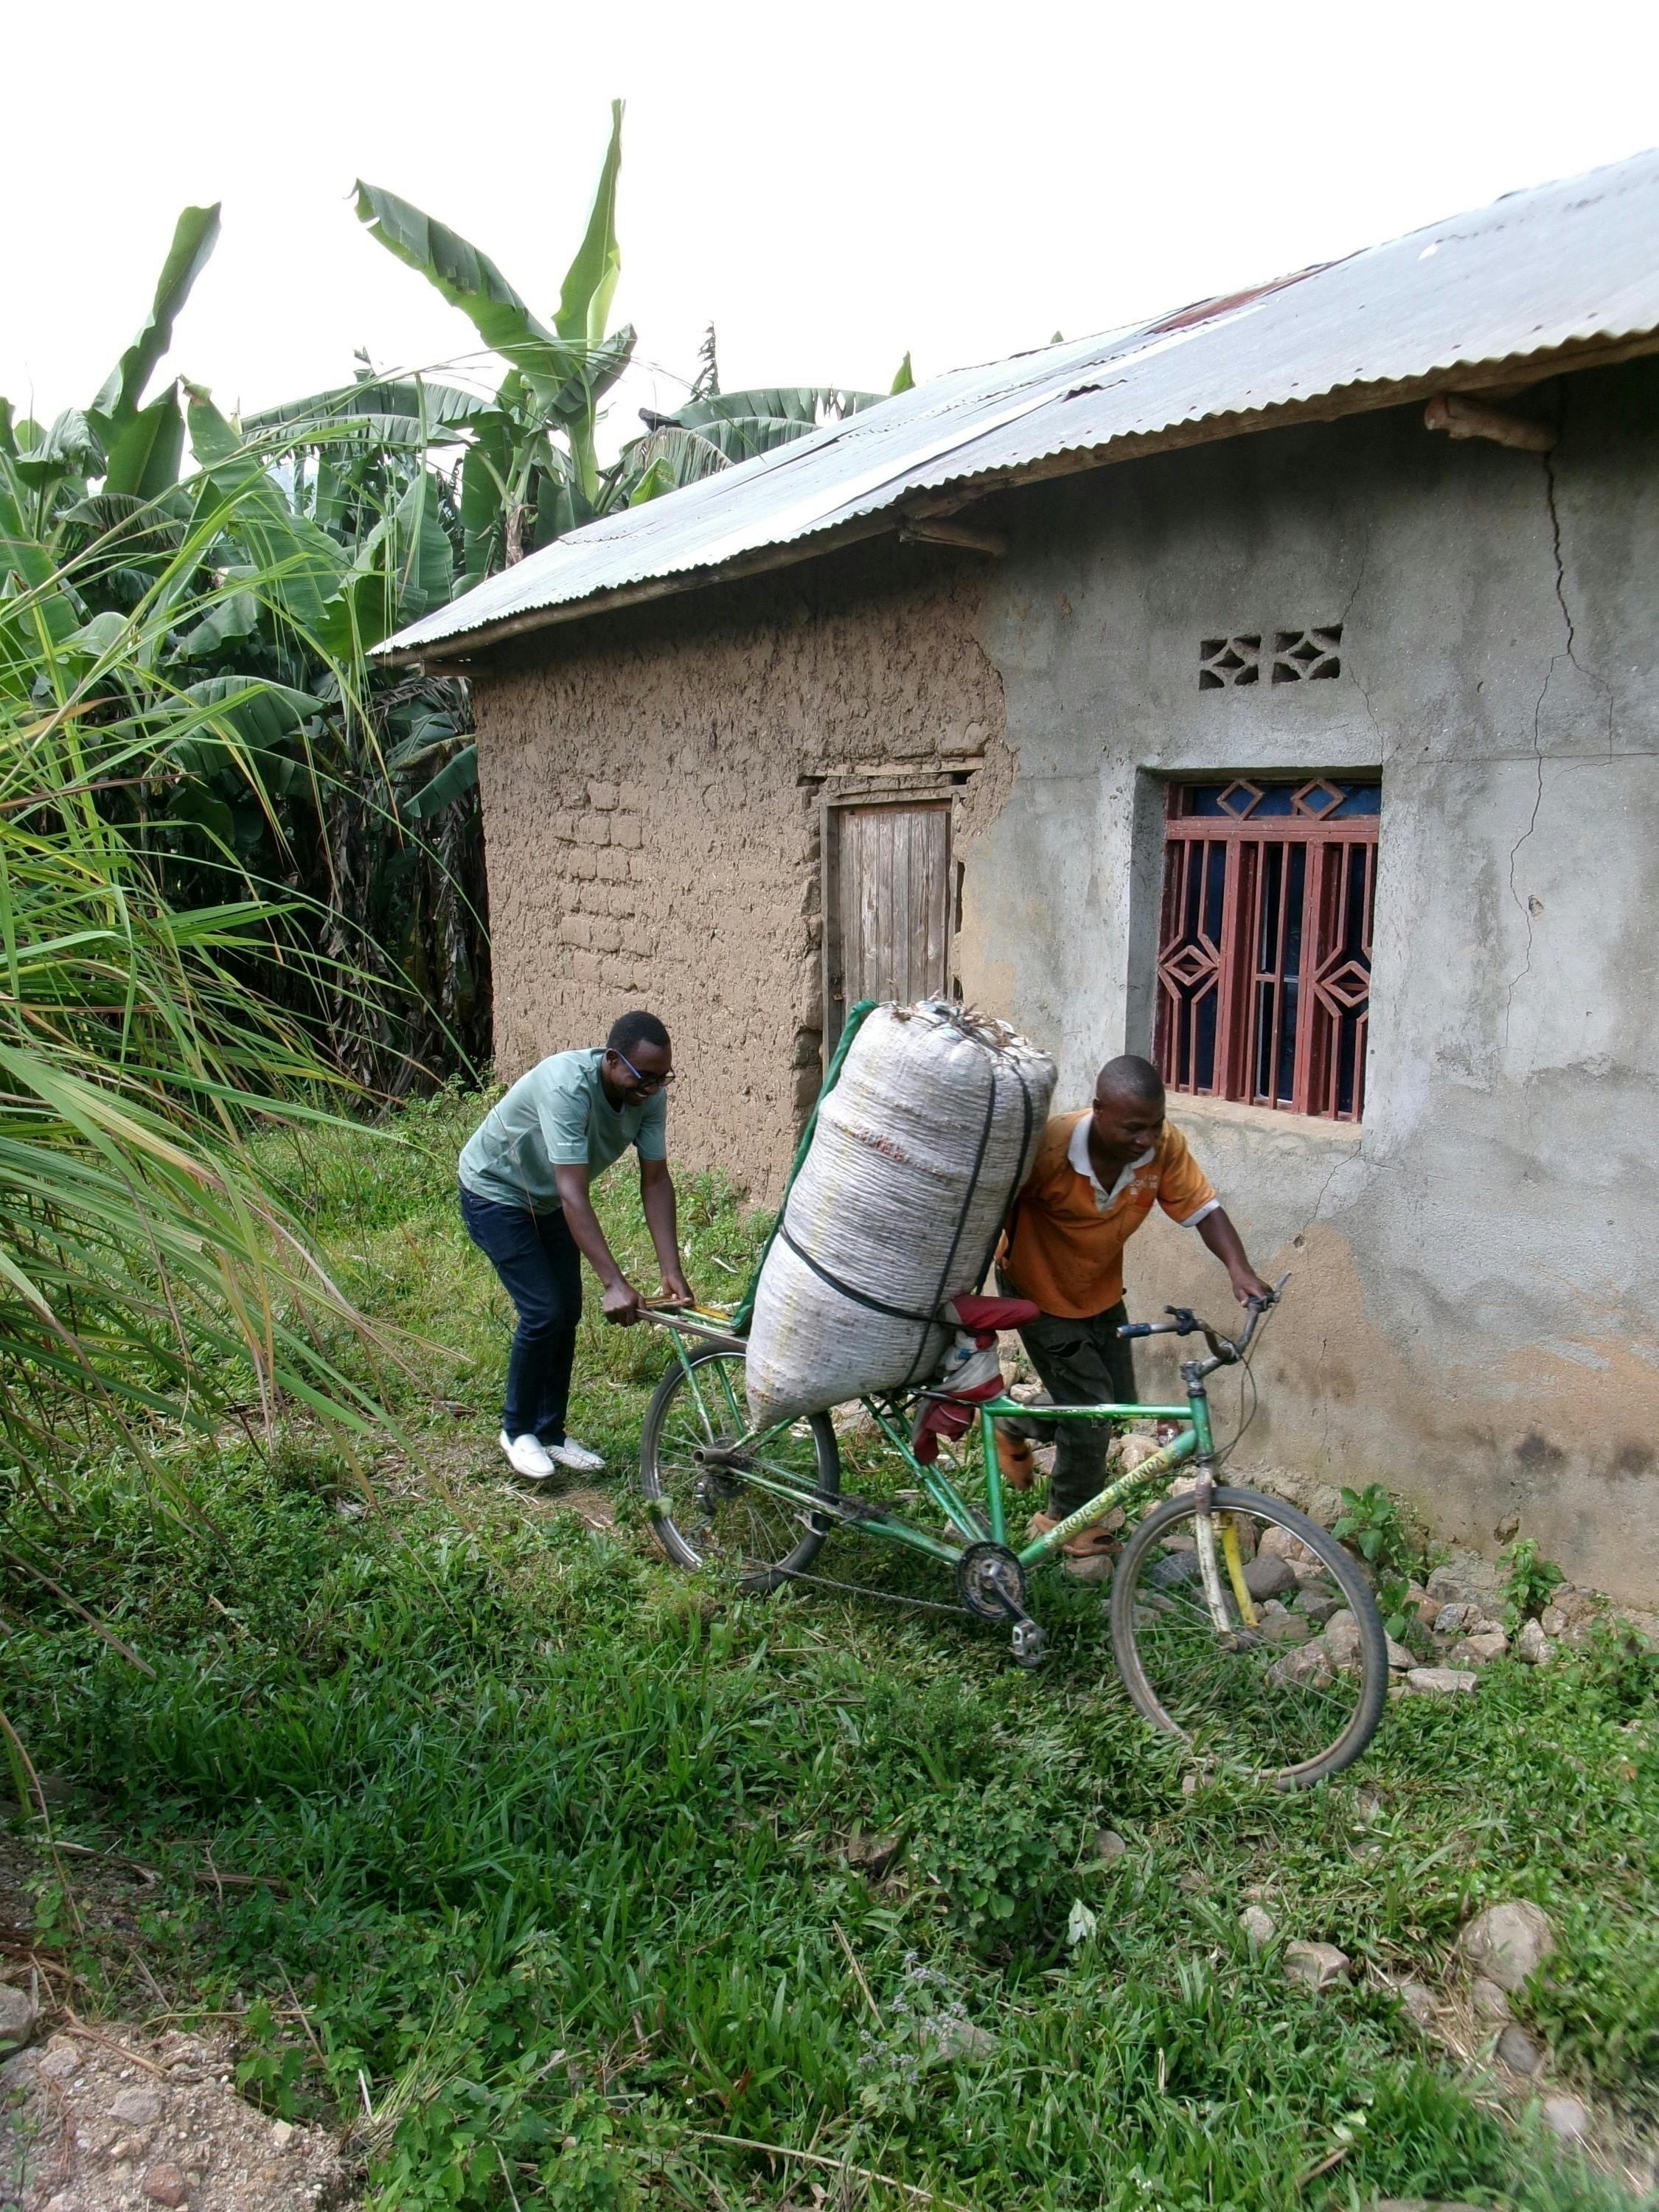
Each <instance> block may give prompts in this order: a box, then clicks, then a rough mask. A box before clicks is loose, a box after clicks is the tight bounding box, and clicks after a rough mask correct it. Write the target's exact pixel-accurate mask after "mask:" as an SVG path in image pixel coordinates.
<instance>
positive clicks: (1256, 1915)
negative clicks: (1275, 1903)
mask: <svg viewBox="0 0 1659 2212" xmlns="http://www.w3.org/2000/svg"><path fill="white" fill-rule="evenodd" d="M1238 1924H1239V1926H1240V1927H1241V1928H1242V1929H1243V1930H1244V1936H1245V1941H1246V1942H1248V1943H1249V1947H1250V1955H1251V1957H1252V1958H1254V1957H1255V1954H1256V1953H1257V1952H1258V1951H1264V1950H1266V1948H1267V1946H1268V1944H1269V1943H1271V1942H1273V1937H1274V1936H1276V1935H1277V1934H1278V1932H1279V1930H1278V1929H1277V1928H1276V1927H1275V1925H1274V1923H1273V1915H1272V1914H1271V1913H1269V1912H1264V1911H1262V1909H1261V1906H1260V1905H1246V1906H1245V1908H1244V1910H1243V1912H1241V1913H1240V1914H1239V1916H1238Z"/></svg>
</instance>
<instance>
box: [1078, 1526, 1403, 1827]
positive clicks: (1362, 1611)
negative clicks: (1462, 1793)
mask: <svg viewBox="0 0 1659 2212" xmlns="http://www.w3.org/2000/svg"><path fill="white" fill-rule="evenodd" d="M1212 1503H1213V1505H1214V1508H1215V1510H1217V1511H1218V1512H1233V1513H1239V1514H1248V1515H1249V1516H1252V1517H1253V1518H1254V1519H1256V1520H1260V1521H1265V1522H1267V1523H1268V1524H1269V1525H1270V1526H1272V1527H1274V1528H1283V1529H1284V1530H1285V1532H1286V1533H1287V1534H1290V1535H1291V1536H1293V1537H1294V1538H1295V1539H1296V1541H1297V1542H1298V1543H1299V1544H1301V1545H1303V1546H1304V1547H1305V1548H1306V1549H1307V1550H1308V1551H1309V1552H1310V1553H1312V1555H1313V1556H1314V1558H1315V1559H1317V1560H1318V1562H1319V1564H1320V1566H1321V1568H1322V1570H1323V1571H1324V1572H1325V1573H1326V1574H1327V1575H1328V1576H1329V1577H1330V1578H1331V1580H1332V1581H1333V1582H1334V1583H1335V1585H1336V1587H1337V1589H1339V1590H1340V1593H1341V1595H1342V1597H1343V1599H1344V1601H1346V1605H1347V1607H1348V1609H1349V1611H1350V1612H1351V1613H1352V1615H1353V1617H1354V1620H1355V1621H1356V1622H1357V1624H1358V1630H1359V1680H1358V1697H1357V1698H1356V1699H1355V1701H1354V1704H1353V1707H1352V1713H1351V1714H1350V1715H1349V1717H1348V1718H1347V1719H1346V1723H1345V1724H1344V1725H1343V1726H1342V1727H1341V1729H1340V1731H1339V1732H1338V1734H1337V1735H1336V1736H1335V1738H1334V1741H1332V1742H1331V1743H1330V1744H1329V1745H1328V1746H1327V1747H1325V1748H1324V1749H1322V1750H1321V1751H1319V1752H1318V1753H1316V1754H1315V1755H1314V1756H1312V1757H1310V1758H1307V1759H1299V1760H1296V1761H1293V1762H1291V1763H1289V1764H1287V1765H1283V1766H1279V1767H1277V1768H1275V1767H1271V1766H1257V1767H1256V1768H1255V1771H1256V1772H1258V1773H1260V1774H1262V1775H1265V1776H1267V1777H1268V1778H1271V1779H1272V1780H1273V1783H1274V1784H1275V1786H1276V1787H1278V1788H1279V1789H1281V1790H1298V1789H1309V1788H1311V1787H1312V1785H1313V1784H1315V1783H1317V1782H1323V1781H1327V1780H1328V1778H1330V1777H1331V1776H1332V1775H1334V1774H1340V1772H1341V1771H1342V1770H1343V1769H1344V1768H1345V1767H1346V1766H1351V1765H1352V1764H1353V1762H1354V1760H1355V1759H1358V1757H1359V1756H1360V1754H1361V1753H1362V1752H1363V1751H1364V1748H1365V1747H1366V1745H1367V1744H1368V1743H1369V1742H1370V1740H1371V1738H1372V1736H1373V1735H1375V1734H1376V1728H1377V1723H1378V1722H1379V1721H1380V1720H1381V1718H1382V1717H1383V1707H1384V1705H1385V1704H1386V1703H1387V1699H1388V1689H1389V1653H1388V1639H1387V1638H1386V1636H1385V1634H1384V1632H1383V1620H1382V1616H1381V1614H1380V1613H1378V1612H1377V1609H1376V1599H1375V1598H1374V1597H1373V1596H1372V1595H1371V1593H1370V1587H1369V1585H1368V1584H1367V1583H1366V1582H1365V1580H1364V1577H1363V1576H1362V1575H1361V1573H1360V1571H1359V1569H1358V1566H1357V1565H1355V1563H1354V1561H1353V1560H1352V1559H1351V1558H1350V1557H1349V1556H1348V1554H1347V1553H1346V1552H1345V1551H1344V1550H1343V1548H1342V1547H1341V1546H1340V1544H1339V1543H1338V1542H1337V1541H1336V1539H1335V1537H1334V1536H1333V1535H1331V1534H1329V1532H1328V1530H1326V1529H1324V1528H1321V1527H1320V1526H1319V1524H1318V1522H1315V1521H1310V1519H1309V1517H1308V1516H1307V1515H1306V1514H1305V1513H1301V1512H1298V1511H1297V1509H1296V1507H1295V1506H1293V1505H1287V1504H1285V1502H1284V1500H1283V1499H1282V1498H1269V1497H1267V1496H1266V1495H1265V1494H1264V1493H1262V1492H1260V1491H1254V1490H1238V1489H1232V1488H1225V1487H1218V1488H1217V1489H1216V1491H1215V1492H1214V1494H1213V1500H1212ZM1196 1513H1197V1500H1196V1498H1195V1497H1194V1494H1193V1493H1192V1492H1182V1493H1181V1494H1180V1495H1178V1496H1176V1497H1173V1498H1165V1499H1164V1501H1163V1503H1162V1504H1159V1505H1158V1506H1155V1507H1154V1508H1153V1510H1152V1512H1151V1513H1149V1514H1148V1515H1147V1516H1146V1519H1145V1520H1144V1521H1143V1522H1141V1523H1140V1525H1139V1528H1137V1529H1136V1530H1135V1532H1134V1534H1133V1536H1132V1537H1131V1538H1130V1539H1129V1541H1128V1542H1127V1544H1126V1546H1125V1547H1124V1550H1123V1554H1122V1557H1121V1559H1119V1561H1118V1564H1117V1571H1116V1572H1115V1574H1114V1576H1113V1577H1112V1594H1111V1632H1112V1652H1113V1656H1114V1657H1115V1660H1116V1662H1117V1668H1118V1672H1119V1674H1121V1676H1122V1678H1123V1684H1124V1687H1125V1688H1126V1689H1127V1691H1128V1692H1129V1696H1130V1698H1131V1699H1133V1703H1134V1705H1135V1706H1136V1708H1137V1710H1138V1711H1139V1712H1140V1713H1142V1714H1143V1715H1144V1716H1145V1717H1146V1719H1147V1720H1149V1721H1150V1722H1151V1723H1152V1725H1153V1727H1154V1728H1156V1729H1160V1730H1162V1731H1163V1732H1164V1734H1166V1735H1178V1736H1183V1737H1187V1738H1188V1741H1191V1740H1192V1739H1191V1731H1190V1730H1189V1729H1188V1728H1186V1727H1183V1726H1182V1723H1181V1722H1180V1721H1179V1720H1178V1719H1177V1718H1176V1717H1175V1716H1174V1715H1173V1714H1171V1713H1170V1711H1168V1710H1167V1708H1166V1706H1165V1705H1164V1701H1163V1699H1161V1698H1160V1696H1159V1694H1158V1690H1157V1689H1155V1688H1154V1686H1153V1684H1152V1680H1151V1679H1150V1678H1149V1675H1148V1671H1147V1668H1146V1664H1145V1662H1144V1661H1143V1658H1142V1654H1141V1650H1140V1648H1139V1641H1138V1638H1139V1634H1140V1633H1142V1632H1145V1631H1146V1629H1148V1628H1150V1627H1151V1626H1152V1622H1153V1621H1157V1620H1162V1619H1164V1618H1165V1617H1166V1616H1167V1614H1168V1613H1169V1611H1170V1608H1171V1600H1170V1595H1169V1593H1170V1590H1171V1589H1173V1588H1175V1587H1176V1582H1173V1581H1172V1580H1171V1579H1170V1577H1169V1575H1168V1572H1167V1567H1168V1565H1169V1564H1170V1560H1171V1559H1172V1557H1174V1556H1176V1555H1175V1554H1173V1553H1172V1552H1171V1551H1169V1550H1166V1549H1165V1540H1166V1539H1167V1538H1168V1537H1169V1536H1170V1534H1171V1533H1172V1532H1173V1531H1175V1530H1176V1529H1177V1528H1178V1525H1179V1523H1180V1522H1182V1521H1183V1520H1191V1519H1193V1518H1194V1516H1195V1515H1196ZM1159 1565H1163V1566H1164V1568H1165V1570H1166V1571H1164V1573H1162V1574H1160V1575H1158V1577H1156V1579H1149V1577H1151V1574H1152V1570H1153V1569H1154V1568H1156V1567H1158V1566H1159ZM1177 1579H1178V1578H1177ZM1146 1599H1158V1600H1161V1601H1162V1607H1161V1610H1160V1611H1159V1612H1157V1613H1154V1612H1152V1610H1151V1607H1150V1606H1149V1605H1148V1604H1147V1603H1146V1602H1143V1600H1146ZM1189 1609H1190V1610H1194V1612H1195V1611H1196V1608H1195V1607H1193V1608H1189ZM1137 1613H1143V1614H1146V1615H1147V1616H1148V1618H1147V1619H1146V1620H1144V1621H1143V1622H1142V1623H1140V1624H1139V1625H1138V1624H1137V1620H1136V1615H1137ZM1202 1619H1203V1625H1204V1626H1206V1628H1208V1630H1209V1633H1210V1636H1211V1638H1214V1635H1215V1631H1214V1628H1213V1625H1212V1623H1211V1622H1210V1620H1209V1615H1208V1612H1207V1609H1205V1610H1204V1612H1203V1615H1202ZM1177 1634H1178V1632H1177ZM1150 1640H1151V1638H1150V1637H1149V1642H1150ZM1169 1640H1170V1643H1171V1644H1172V1645H1174V1644H1175V1643H1176V1635H1171V1636H1170V1638H1169ZM1292 1648H1293V1647H1292ZM1230 1656H1231V1654H1230ZM1238 1656H1240V1657H1241V1659H1243V1660H1246V1661H1258V1662H1260V1663H1259V1664H1258V1666H1257V1668H1256V1672H1255V1674H1253V1675H1252V1676H1251V1677H1250V1678H1249V1680H1251V1681H1256V1680H1259V1681H1261V1682H1262V1683H1265V1681H1266V1677H1267V1668H1268V1667H1270V1666H1273V1665H1275V1664H1277V1663H1278V1662H1279V1660H1280V1659H1282V1658H1283V1657H1284V1656H1285V1651H1284V1650H1281V1649H1279V1647H1277V1646H1269V1645H1267V1644H1261V1643H1260V1642H1258V1641H1256V1639H1255V1638H1250V1639H1249V1644H1248V1647H1247V1648H1246V1649H1244V1650H1241V1651H1240V1653H1239V1655H1238ZM1236 1679H1237V1678H1236ZM1344 1679H1345V1680H1346V1679H1351V1677H1349V1676H1348V1675H1346V1674H1345V1676H1344ZM1248 1686H1249V1685H1248V1683H1247V1687H1248ZM1313 1694H1318V1692H1314V1693H1313ZM1306 1702H1307V1699H1306V1698H1305V1697H1304V1703H1306Z"/></svg>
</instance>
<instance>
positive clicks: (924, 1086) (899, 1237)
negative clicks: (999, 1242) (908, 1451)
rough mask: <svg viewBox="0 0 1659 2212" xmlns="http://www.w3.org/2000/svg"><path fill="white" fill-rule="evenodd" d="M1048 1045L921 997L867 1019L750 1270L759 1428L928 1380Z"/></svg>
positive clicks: (1039, 1119) (751, 1362)
mask: <svg viewBox="0 0 1659 2212" xmlns="http://www.w3.org/2000/svg"><path fill="white" fill-rule="evenodd" d="M1053 1096H1054V1062H1053V1061H1052V1060H1050V1059H1049V1058H1048V1055H1047V1054H1046V1053H1042V1052H1039V1051H1038V1050H1037V1048H1036V1046H1035V1045H1033V1044H1029V1043H1027V1042H1026V1041H1025V1039H1024V1037H1021V1036H1016V1035H1015V1034H1014V1032H1013V1031H1012V1030H1010V1029H1008V1028H1007V1027H1006V1026H1005V1025H1004V1024H1002V1023H1000V1022H990V1021H985V1020H982V1019H981V1018H979V1017H977V1016H975V1015H973V1014H970V1013H966V1012H963V1009H962V1008H961V1007H959V1006H948V1005H945V1003H943V1002H942V1001H941V1002H934V1001H928V1002H926V1003H924V1004H923V1005H921V1006H908V1007H906V1006H881V1007H878V1009H877V1010H876V1012H874V1013H872V1014H870V1015H868V1016H867V1017H866V1019H865V1023H864V1026H863V1028H862V1029H861V1030H860V1031H859V1033H858V1036H856V1037H855V1038H854V1041H853V1044H852V1047H851V1049H850V1050H849V1051H848V1055H847V1058H846V1060H844V1061H843V1063H842V1072H841V1079H840V1080H839V1082H838V1083H837V1084H836V1087H835V1089H834V1090H833V1091H831V1092H830V1093H829V1097H827V1098H826V1099H825V1100H824V1101H823V1104H822V1106H821V1107H820V1108H819V1109H818V1119H817V1128H816V1130H815V1131H814V1133H813V1136H812V1144H811V1150H810V1151H809V1152H808V1153H807V1156H806V1159H805V1164H804V1165H803V1167H802V1169H801V1171H800V1173H799V1176H796V1178H795V1182H794V1187H793V1189H792V1190H791V1191H790V1193H789V1196H788V1199H787V1202H786V1205H785V1207H784V1215H783V1223H782V1226H781V1229H780V1231H779V1233H778V1235H777V1236H776V1237H775V1238H774V1239H773V1243H772V1249H771V1250H770V1251H769V1253H768V1255H767V1257H766V1264H765V1266H764V1267H763V1268H762V1270H761V1279H760V1284H759V1287H758V1289H757V1293H756V1297H755V1311H754V1317H753V1320H752V1322H751V1323H750V1331H749V1349H748V1359H747V1363H746V1376H747V1382H748V1388H749V1410H750V1418H751V1419H753V1420H754V1421H755V1422H756V1423H757V1425H769V1424H770V1423H772V1422H774V1421H781V1420H789V1419H793V1418H794V1417H795V1416H796V1415H797V1414H799V1413H815V1412H817V1410H818V1409H819V1408H820V1407H825V1406H838V1405H842V1404H844V1403H845V1402H846V1401H848V1400H849V1399H854V1398H859V1397H862V1396H863V1395H865V1394H866V1392H870V1391H880V1390H896V1389H902V1388H904V1387H905V1385H907V1384H908V1383H923V1382H927V1381H929V1380H931V1378H932V1376H933V1373H934V1372H935V1370H937V1368H938V1366H939V1361H940V1360H941V1359H942V1358H943V1357H944V1354H945V1348H946V1346H947V1345H948V1344H949V1342H950V1340H951V1330H950V1329H949V1328H946V1327H944V1326H941V1325H940V1324H939V1322H938V1321H937V1319H936V1318H935V1316H937V1314H938V1312H939V1308H940V1306H942V1305H943V1304H945V1301H946V1300H947V1299H949V1298H951V1297H956V1296H957V1294H958V1293H959V1292H962V1291H975V1290H977V1289H978V1287H979V1285H980V1282H981V1279H982V1277H983V1274H984V1271H985V1267H986V1263H987V1261H988V1260H989V1258H990V1256H991V1253H992V1250H993V1249H994V1243H995V1240H996V1236H997V1232H998V1230H999V1229H1000V1226H1001V1223H1002V1219H1003V1216H1004V1215H1005V1214H1006V1212H1007V1210H1008V1207H1009V1205H1010V1204H1011V1202H1012V1200H1013V1197H1014V1194H1015V1193H1016V1192H1017V1191H1018V1188H1019V1187H1020V1185H1021V1184H1022V1183H1023V1182H1024V1180H1025V1177H1026V1176H1027V1175H1028V1174H1029V1173H1030V1167H1031V1163H1032V1160H1033V1159H1034V1158H1035V1157H1036V1146H1037V1139H1039V1138H1040V1137H1041V1136H1042V1126H1043V1123H1044V1122H1045V1121H1047V1119H1048V1104H1049V1101H1050V1099H1051V1098H1052V1097H1053Z"/></svg>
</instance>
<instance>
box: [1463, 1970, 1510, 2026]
mask: <svg viewBox="0 0 1659 2212" xmlns="http://www.w3.org/2000/svg"><path fill="white" fill-rule="evenodd" d="M1469 2009H1470V2010H1471V2011H1472V2012H1473V2013H1474V2016H1475V2018H1476V2019H1477V2020H1484V2021H1499V2020H1508V2018H1509V2017H1510V2000H1509V1996H1508V1994H1507V1992H1506V1991H1505V1990H1501V1989H1500V1988H1499V1987H1498V1984H1497V1983H1496V1982H1494V1981H1492V1980H1491V1979H1489V1978H1488V1977H1487V1976H1486V1975H1485V1974H1477V1975H1476V1976H1475V1978H1474V1981H1473V1982H1471V1983H1470V1984H1469Z"/></svg>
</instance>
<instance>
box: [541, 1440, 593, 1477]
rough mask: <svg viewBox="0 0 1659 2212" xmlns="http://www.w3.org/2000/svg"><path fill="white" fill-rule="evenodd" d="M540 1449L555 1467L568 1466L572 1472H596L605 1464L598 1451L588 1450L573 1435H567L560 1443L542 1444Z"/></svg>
mask: <svg viewBox="0 0 1659 2212" xmlns="http://www.w3.org/2000/svg"><path fill="white" fill-rule="evenodd" d="M541 1449H542V1450H543V1451H544V1452H545V1453H546V1454H547V1456H548V1457H549V1459H550V1460H551V1461H552V1462H553V1464H554V1465H555V1466H556V1467H568V1468H569V1469H570V1471H571V1473H572V1474H598V1473H599V1469H600V1468H602V1467H603V1466H604V1465H605V1462H604V1460H603V1459H602V1458H601V1457H600V1456H599V1453H598V1452H596V1451H589V1449H587V1446H586V1444H579V1443H577V1442H576V1439H575V1438H574V1437H566V1438H565V1440H564V1442H563V1443H562V1444H544V1445H543V1446H542V1447H541Z"/></svg>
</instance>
